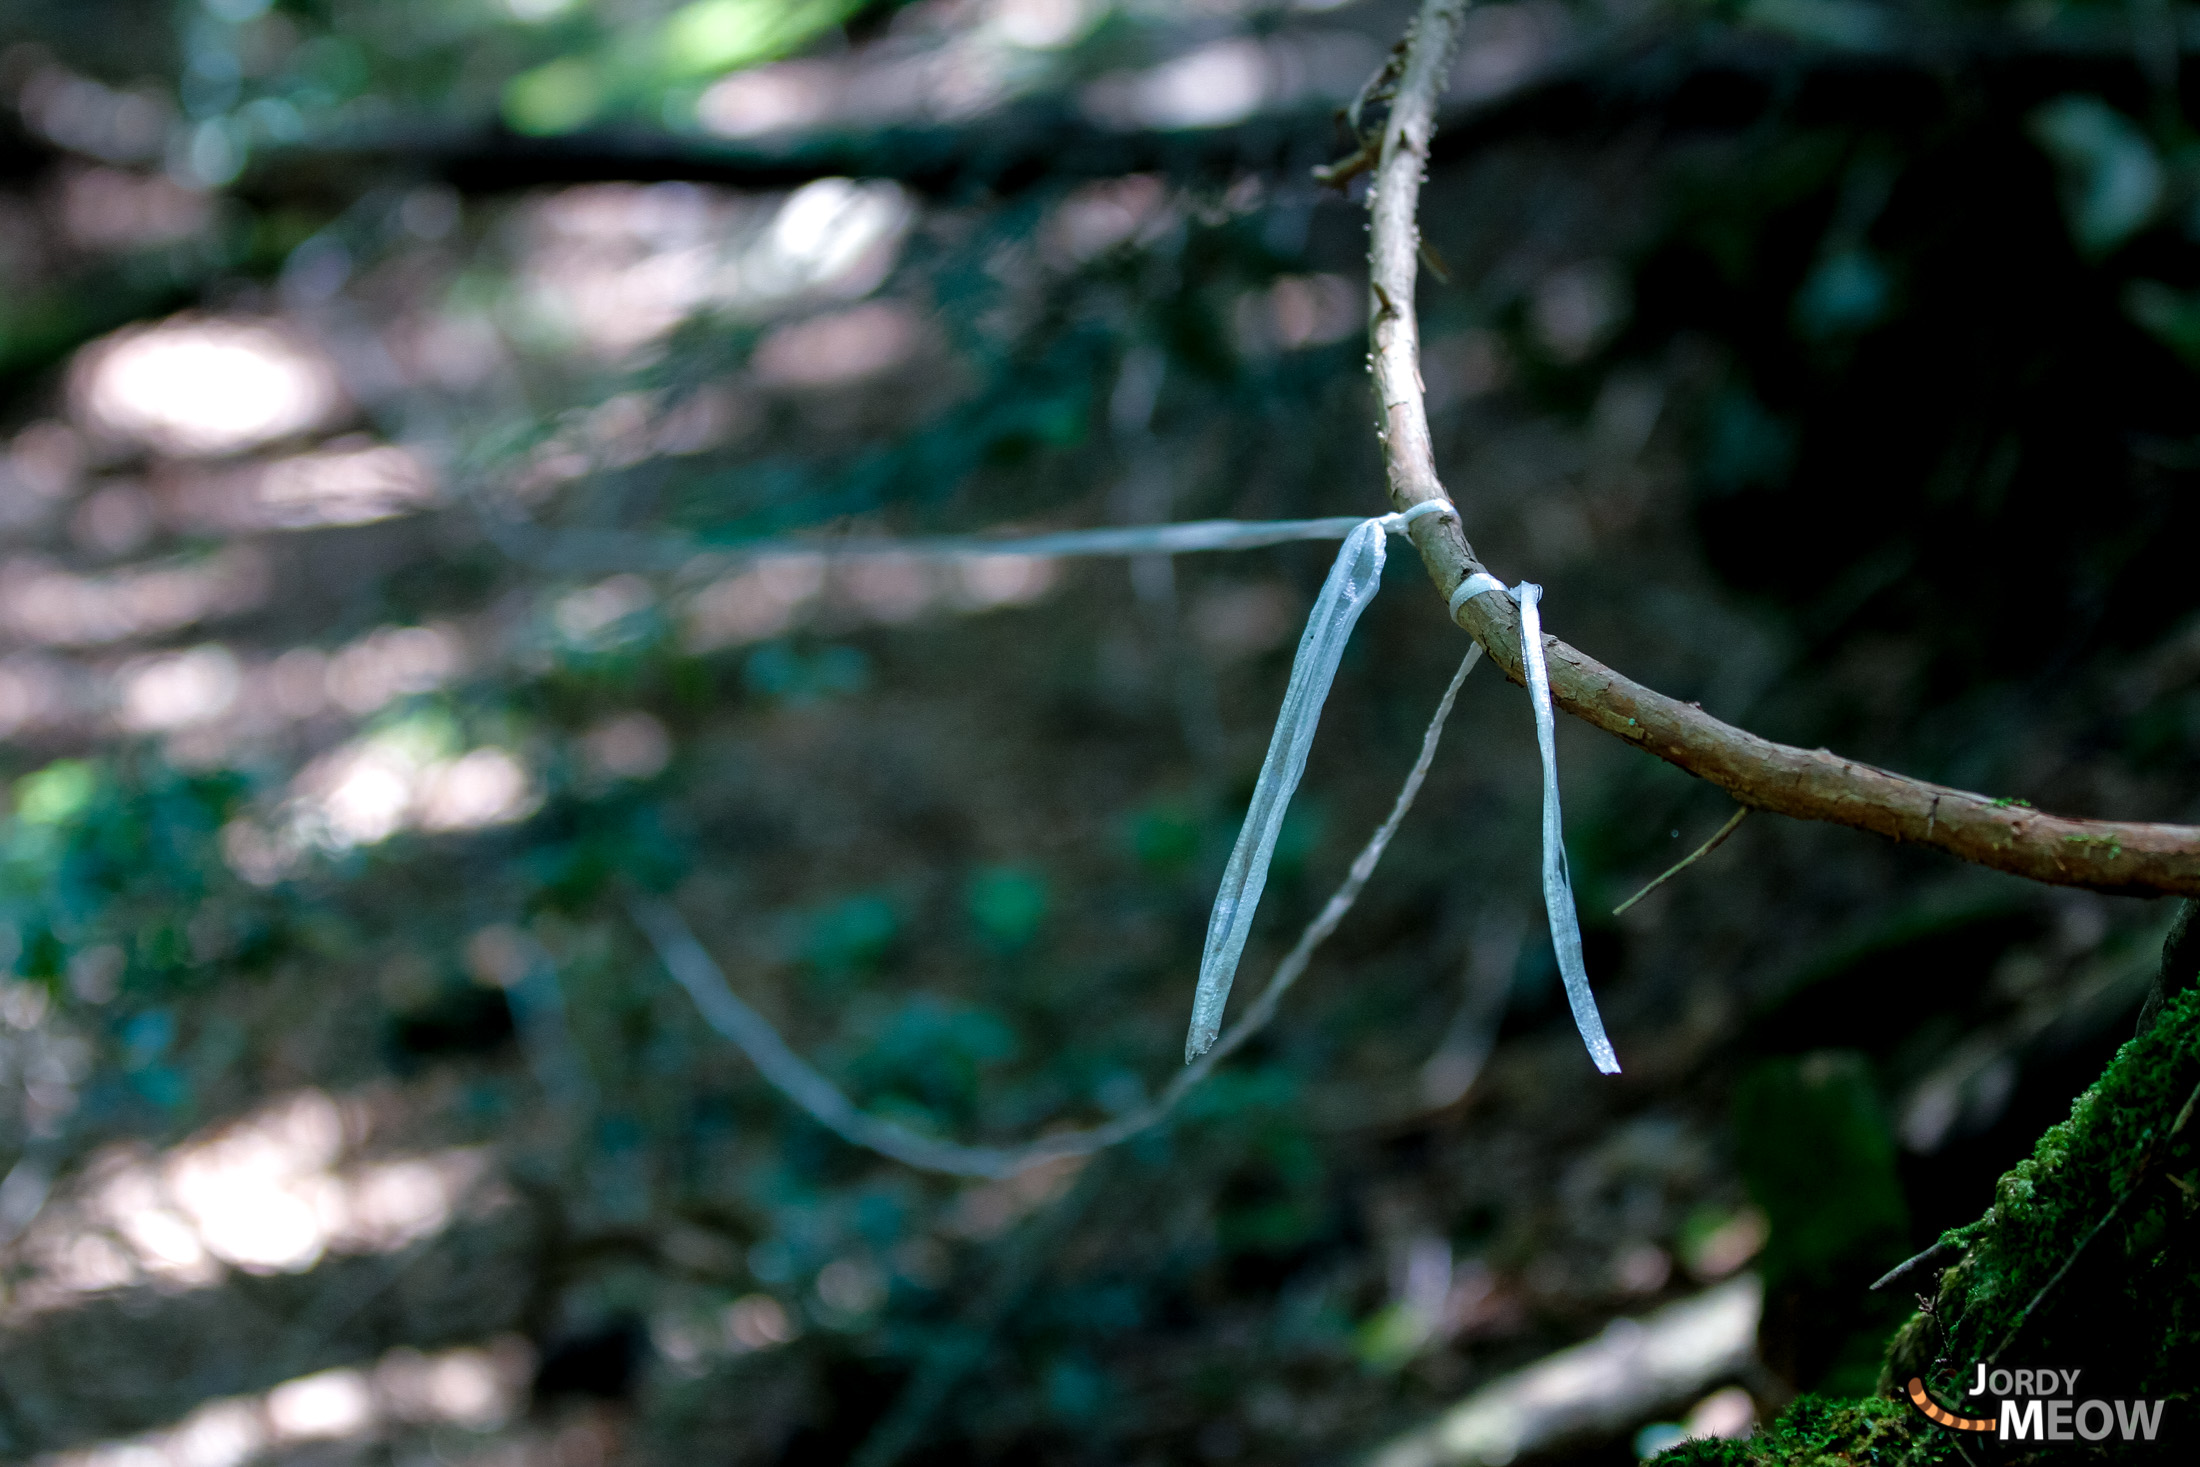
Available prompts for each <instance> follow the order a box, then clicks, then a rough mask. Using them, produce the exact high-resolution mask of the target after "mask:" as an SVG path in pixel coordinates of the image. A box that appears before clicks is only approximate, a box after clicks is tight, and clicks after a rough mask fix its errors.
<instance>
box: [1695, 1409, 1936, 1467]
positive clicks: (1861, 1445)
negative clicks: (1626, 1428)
mask: <svg viewBox="0 0 2200 1467" xmlns="http://www.w3.org/2000/svg"><path fill="white" fill-rule="evenodd" d="M1656 1460H1657V1462H1658V1464H1659V1467H1772V1464H1780V1467H1788V1464H1795V1467H1803V1464H1809V1467H1820V1464H1823V1467H1846V1464H1850V1463H1854V1464H1856V1467H1866V1464H1869V1467H1881V1464H1885V1467H1893V1464H1895V1463H1902V1464H1905V1467H1908V1464H1925V1463H1938V1462H1951V1463H1960V1461H1961V1459H1960V1458H1958V1457H1957V1455H1956V1453H1955V1449H1954V1446H1953V1444H1952V1442H1951V1440H1950V1438H1949V1436H1948V1433H1946V1432H1944V1431H1941V1430H1940V1429H1939V1428H1938V1427H1934V1426H1932V1425H1931V1424H1930V1423H1929V1422H1926V1421H1925V1420H1924V1419H1923V1418H1921V1417H1919V1416H1918V1414H1917V1412H1916V1411H1915V1410H1913V1409H1912V1408H1911V1407H1910V1406H1909V1405H1908V1404H1906V1403H1904V1402H1901V1401H1890V1400H1887V1399H1886V1398H1884V1397H1880V1396H1868V1397H1866V1398H1865V1399H1863V1400H1861V1401H1835V1400H1829V1399H1827V1398H1826V1397H1824V1396H1803V1397H1800V1398H1798V1399H1797V1400H1796V1402H1795V1404H1793V1405H1792V1406H1790V1407H1788V1408H1787V1410H1785V1411H1783V1412H1781V1413H1780V1419H1779V1420H1777V1421H1775V1422H1773V1423H1772V1425H1770V1426H1769V1427H1766V1428H1765V1429H1764V1430H1762V1431H1760V1432H1758V1433H1757V1434H1756V1435H1755V1436H1753V1437H1751V1438H1749V1439H1748V1440H1747V1441H1719V1440H1717V1439H1715V1438H1711V1439H1699V1440H1696V1441H1687V1442H1682V1443H1681V1444H1680V1445H1679V1446H1677V1447H1674V1448H1673V1449H1672V1450H1671V1451H1668V1452H1664V1453H1661V1454H1660V1455H1659V1456H1658V1457H1657V1459H1656Z"/></svg>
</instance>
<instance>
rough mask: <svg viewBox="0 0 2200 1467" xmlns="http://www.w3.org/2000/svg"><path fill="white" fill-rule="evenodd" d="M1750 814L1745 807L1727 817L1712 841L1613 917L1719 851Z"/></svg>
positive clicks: (1616, 910)
mask: <svg viewBox="0 0 2200 1467" xmlns="http://www.w3.org/2000/svg"><path fill="white" fill-rule="evenodd" d="M1748 813H1749V806H1747V805H1743V806H1740V807H1738V808H1737V809H1736V810H1735V811H1734V813H1733V814H1732V815H1729V816H1728V817H1727V820H1726V824H1724V825H1722V826H1720V827H1719V829H1718V833H1717V834H1716V835H1714V836H1712V837H1711V839H1709V840H1707V841H1705V842H1704V843H1703V844H1702V845H1700V846H1698V847H1696V849H1694V850H1693V851H1690V852H1689V853H1688V854H1687V855H1685V856H1683V857H1681V858H1680V859H1679V860H1678V861H1675V862H1674V863H1673V864H1672V865H1670V866H1668V867H1666V868H1665V874H1664V875H1663V876H1660V877H1658V878H1657V879H1656V880H1654V881H1652V882H1651V883H1650V884H1649V885H1648V886H1646V887H1644V888H1643V889H1642V890H1641V891H1638V892H1636V893H1635V894H1634V895H1633V896H1631V897H1629V898H1628V899H1627V900H1626V901H1624V902H1621V903H1620V904H1619V905H1618V906H1616V907H1614V908H1612V915H1613V916H1615V917H1619V916H1624V915H1625V914H1626V911H1627V909H1628V908H1629V907H1631V906H1633V905H1634V904H1635V903H1637V902H1639V901H1641V900H1642V899H1643V898H1644V897H1646V896H1648V895H1650V893H1652V892H1654V891H1656V890H1657V889H1658V888H1659V887H1661V886H1663V885H1665V883H1667V882H1668V881H1671V880H1672V879H1673V878H1674V877H1676V876H1678V875H1680V874H1681V873H1682V872H1683V871H1686V870H1687V869H1688V868H1689V867H1691V866H1693V865H1695V864H1696V863H1697V862H1698V861H1701V860H1702V859H1703V858H1704V857H1706V856H1708V855H1710V854H1711V853H1712V852H1713V851H1715V850H1717V849H1718V848H1719V846H1720V844H1721V843H1723V842H1724V841H1725V840H1726V838H1727V837H1728V836H1730V835H1732V834H1733V833H1734V827H1735V826H1737V825H1739V824H1741V823H1742V817H1743V816H1744V815H1747V814H1748Z"/></svg>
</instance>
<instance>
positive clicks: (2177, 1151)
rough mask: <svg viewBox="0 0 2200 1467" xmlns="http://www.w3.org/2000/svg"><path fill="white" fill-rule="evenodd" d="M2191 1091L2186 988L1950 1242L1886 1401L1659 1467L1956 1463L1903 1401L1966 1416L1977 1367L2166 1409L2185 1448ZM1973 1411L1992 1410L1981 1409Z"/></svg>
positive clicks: (2198, 1338) (1797, 1407)
mask: <svg viewBox="0 0 2200 1467" xmlns="http://www.w3.org/2000/svg"><path fill="white" fill-rule="evenodd" d="M2196 1086H2200V990H2187V991H2186V992H2184V993H2182V994H2179V995H2177V996H2176V997H2175V998H2173V999H2172V1000H2171V1001H2170V1002H2169V1003H2168V1004H2167V1005H2166V1006H2165V1007H2164V1008H2163V1010H2162V1012H2161V1014H2160V1015H2159V1017H2158V1018H2157V1019H2156V1021H2155V1022H2154V1024H2153V1025H2152V1026H2151V1027H2150V1028H2149V1029H2148V1030H2147V1032H2146V1033H2144V1034H2142V1035H2140V1036H2139V1037H2137V1038H2135V1039H2133V1040H2131V1041H2130V1042H2129V1043H2127V1044H2125V1045H2124V1047H2123V1048H2122V1049H2121V1050H2120V1051H2119V1052H2118V1053H2117V1055H2116V1058H2115V1059H2114V1060H2113V1061H2111V1062H2110V1064H2109V1066H2108V1068H2107V1070H2105V1071H2104V1072H2103V1073H2102V1075H2101V1078H2100V1079H2099V1080H2098V1081H2096V1082H2095V1083H2094V1084H2093V1086H2092V1087H2091V1088H2090V1089H2088V1090H2087V1091H2086V1092H2085V1094H2083V1095H2081V1096H2079V1097H2078V1099H2077V1101H2076V1103H2075V1104H2073V1105H2072V1106H2071V1110H2070V1119H2069V1120H2067V1121H2064V1122H2062V1123H2060V1124H2058V1125H2055V1126H2052V1127H2050V1128H2049V1129H2048V1130H2047V1132H2046V1134H2044V1135H2043V1136H2041V1137H2040V1139H2039V1143H2038V1145H2037V1146H2036V1147H2035V1148H2034V1149H2033V1153H2032V1155H2031V1157H2030V1158H2029V1159H2027V1160H2025V1161H2022V1162H2020V1163H2018V1164H2017V1165H2016V1166H2014V1167H2012V1168H2011V1169H2010V1170H2009V1171H2008V1172H2006V1173H2004V1174H2003V1175H2002V1178H2001V1180H2000V1181H1999V1182H1998V1183H1997V1184H1996V1185H1995V1189H1994V1203H1993V1206H1992V1207H1991V1208H1990V1209H1989V1210H1988V1211H1987V1213H1986V1215H1985V1216H1984V1217H1981V1218H1980V1219H1979V1220H1978V1221H1977V1222H1974V1223H1971V1224H1969V1225H1968V1226H1966V1227H1962V1228H1957V1229H1954V1230H1952V1231H1950V1232H1948V1233H1946V1234H1944V1235H1943V1238H1942V1241H1943V1242H1944V1243H1946V1244H1947V1245H1949V1246H1951V1247H1954V1248H1958V1249H1960V1250H1962V1256H1961V1258H1960V1259H1958V1260H1957V1262H1956V1263H1955V1264H1954V1265H1953V1266H1952V1267H1950V1268H1948V1269H1947V1270H1946V1271H1945V1272H1943V1273H1942V1274H1941V1276H1940V1283H1939V1289H1938V1292H1937V1293H1936V1294H1935V1295H1934V1296H1933V1298H1932V1299H1931V1300H1930V1301H1927V1302H1924V1303H1923V1304H1922V1307H1921V1308H1920V1309H1919V1310H1918V1311H1917V1312H1916V1313H1915V1314H1913V1315H1912V1316H1911V1318H1910V1320H1909V1322H1908V1323H1907V1324H1905V1325H1903V1326H1902V1328H1901V1329H1900V1330H1899V1331H1898V1332H1897V1333H1896V1335H1895V1337H1894V1339H1893V1341H1892V1342H1891V1343H1890V1344H1889V1346H1888V1349H1887V1360H1886V1365H1885V1367H1884V1368H1883V1370H1882V1371H1881V1374H1880V1379H1879V1392H1878V1394H1877V1395H1874V1396H1871V1397H1866V1398H1864V1399H1859V1400H1848V1401H1841V1400H1832V1399H1827V1398H1824V1397H1818V1396H1805V1397H1803V1398H1801V1399H1800V1400H1798V1401H1797V1402H1795V1404H1794V1405H1792V1406H1790V1407H1789V1408H1788V1410H1787V1411H1786V1412H1784V1413H1783V1414H1782V1415H1781V1416H1780V1418H1779V1419H1778V1420H1777V1421H1775V1422H1774V1423H1773V1424H1772V1425H1771V1426H1769V1427H1767V1428H1765V1429H1764V1430H1761V1431H1760V1432H1758V1433H1757V1434H1756V1435H1755V1436H1753V1437H1751V1438H1749V1439H1748V1440H1746V1441H1691V1442H1686V1443H1683V1444H1682V1445H1680V1446H1677V1447H1675V1448H1673V1449H1672V1450H1671V1451H1669V1452H1666V1453H1664V1454H1662V1455H1661V1456H1659V1457H1658V1458H1657V1459H1656V1460H1657V1462H1658V1463H1660V1464H1661V1467H1744V1464H1747V1467H1790V1464H1793V1467H1804V1464H1809V1467H1819V1464H1824V1467H1835V1464H1845V1463H1855V1464H1865V1463H1887V1464H1893V1463H1938V1462H1943V1461H1947V1462H1954V1461H1956V1460H1958V1458H1957V1454H1956V1437H1955V1435H1954V1433H1952V1432H1950V1431H1948V1430H1946V1429H1945V1428H1942V1427H1939V1426H1936V1425H1934V1424H1932V1423H1931V1422H1928V1421H1926V1420H1925V1419H1924V1418H1923V1416H1922V1415H1920V1414H1919V1413H1918V1412H1917V1411H1916V1410H1915V1409H1914V1408H1912V1407H1911V1406H1910V1405H1909V1404H1908V1403H1907V1401H1906V1400H1904V1399H1903V1398H1902V1392H1903V1390H1904V1388H1906V1387H1907V1385H1908V1383H1909V1381H1910V1380H1911V1379H1912V1378H1913V1377H1918V1378H1922V1379H1923V1380H1924V1381H1925V1382H1926V1384H1927V1386H1928V1388H1929V1389H1930V1390H1931V1391H1932V1393H1933V1394H1934V1395H1935V1396H1936V1397H1937V1398H1938V1399H1939V1400H1940V1401H1941V1402H1942V1404H1944V1405H1947V1406H1950V1407H1953V1408H1956V1409H1958V1410H1962V1409H1965V1404H1966V1403H1965V1402H1964V1392H1965V1391H1966V1389H1967V1388H1968V1387H1969V1385H1970V1383H1971V1382H1972V1381H1973V1380H1974V1379H1975V1374H1976V1369H1977V1364H1978V1362H1980V1361H1989V1362H1990V1365H1989V1368H1993V1367H1995V1366H1999V1367H2007V1368H2011V1369H2015V1368H2018V1367H2023V1368H2028V1369H2040V1368H2047V1369H2057V1370H2073V1369H2074V1370H2079V1371H2081V1372H2083V1375H2082V1381H2083V1385H2082V1388H2081V1389H2080V1390H2079V1392H2078V1394H2079V1395H2080V1396H2081V1397H2099V1398H2103V1399H2116V1398H2124V1399H2130V1398H2144V1399H2166V1400H2167V1401H2168V1403H2169V1404H2168V1408H2167V1410H2166V1411H2165V1412H2164V1421H2163V1427H2164V1430H2163V1439H2162V1441H2161V1443H2160V1444H2159V1446H2161V1447H2172V1446H2173V1445H2174V1443H2173V1441H2172V1438H2175V1439H2176V1440H2179V1441H2182V1440H2185V1439H2186V1438H2187V1437H2188V1436H2189V1434H2190V1432H2191V1429H2192V1423H2191V1422H2189V1421H2188V1420H2186V1419H2185V1418H2186V1417H2187V1416H2188V1415H2189V1414H2190V1413H2191V1411H2192V1409H2193V1407H2194V1404H2195V1403H2194V1402H2193V1401H2192V1400H2191V1397H2192V1396H2193V1394H2194V1387H2195V1382H2196V1381H2200V1201H2196V1197H2195V1193H2196V1191H2200V1147H2196V1142H2200V1125H2194V1124H2189V1123H2188V1124H2187V1125H2186V1126H2185V1128H2184V1129H2183V1130H2182V1131H2181V1132H2175V1128H2176V1126H2177V1124H2178V1120H2179V1117H2180V1115H2181V1114H2182V1113H2183V1112H2184V1108H2185V1106H2186V1104H2187V1102H2188V1100H2189V1099H2190V1098H2191V1097H2192V1096H2193V1095H2194V1093H2195V1087H2196ZM2173 1132H2175V1134H2173ZM2104 1219H2106V1222H2105V1223H2104V1221H2103V1220H2104ZM2096 1229H2097V1231H2096ZM2058 1273H2060V1277H2057V1275H2058ZM1918 1282H1919V1283H1922V1282H1923V1281H1922V1280H1919V1281H1918ZM1916 1286H1917V1285H1916V1284H1913V1285H1912V1287H1916ZM1896 1287H1900V1285H1897V1286H1896ZM2043 1291H2044V1292H2043ZM2035 1299H2037V1301H2038V1302H2037V1303H2034V1302H2033V1301H2034V1300H2035ZM1969 1407H1970V1409H1974V1410H1976V1409H1985V1408H1981V1407H1979V1406H1978V1403H1977V1401H1976V1399H1975V1398H1974V1399H1973V1401H1972V1402H1971V1403H1969ZM1990 1444H1991V1445H1999V1444H1996V1443H1992V1439H1991V1438H1988V1439H1987V1440H1986V1441H1983V1442H1976V1443H1974V1448H1977V1447H1987V1446H1989V1445H1990ZM2111 1448H2121V1449H2122V1450H2124V1451H2126V1452H2128V1451H2130V1450H2131V1445H2130V1444H2124V1443H2120V1442H2116V1441H2108V1442H2103V1443H2101V1445H2100V1447H2098V1448H2088V1447H2086V1446H2085V1444H2083V1443H2078V1442H2073V1443H2070V1444H2069V1445H2068V1446H2067V1447H2065V1446H2062V1445H2061V1444H2057V1445H2056V1447H2054V1448H2052V1449H2050V1452H2051V1453H2052V1455H2051V1456H2050V1455H2041V1456H2039V1457H2038V1458H2037V1460H2071V1461H2077V1460H2090V1459H2092V1458H2093V1456H2094V1455H2095V1454H2101V1455H2100V1456H2099V1459H2100V1460H2104V1461H2106V1460H2111V1459H2112V1457H2113V1453H2111V1452H2110V1449H2111ZM2027 1460H2034V1458H2032V1457H2030V1456H2028V1457H2027Z"/></svg>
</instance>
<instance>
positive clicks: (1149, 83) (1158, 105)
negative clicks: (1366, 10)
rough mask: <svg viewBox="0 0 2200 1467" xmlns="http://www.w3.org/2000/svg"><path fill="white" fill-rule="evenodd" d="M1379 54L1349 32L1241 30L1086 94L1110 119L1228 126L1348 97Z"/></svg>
mask: <svg viewBox="0 0 2200 1467" xmlns="http://www.w3.org/2000/svg"><path fill="white" fill-rule="evenodd" d="M1379 60H1380V56H1379V48H1378V47H1376V46H1375V45H1374V43H1373V42H1371V41H1369V40H1368V39H1367V38H1366V37H1365V36H1361V35H1357V34H1354V33H1351V32H1345V31H1333V32H1332V31H1323V32H1309V33H1300V34H1297V35H1292V36H1279V37H1276V38H1273V39H1269V40H1258V39H1255V38H1253V37H1250V36H1237V37H1232V38H1230V39H1228V40H1221V41H1213V42H1210V43H1208V44H1207V45H1204V46H1201V47H1199V48H1198V49H1196V50H1192V51H1188V52H1185V53H1184V54H1183V55H1180V56H1176V57H1172V58H1171V59H1169V60H1167V61H1164V62H1161V63H1160V64H1159V65H1156V66H1153V67H1150V68H1148V69H1146V70H1144V71H1137V72H1119V73H1116V74H1114V75H1111V76H1106V77H1102V78H1101V79H1100V80H1098V81H1096V82H1094V83H1092V85H1090V86H1088V87H1087V88H1086V89H1085V92H1084V97H1083V101H1084V107H1085V111H1086V113H1087V114H1088V115H1089V116H1091V117H1092V118H1093V119H1094V120H1095V121H1097V122H1100V123H1103V124H1105V125H1107V126H1109V127H1116V128H1123V129H1131V128H1141V127H1155V128H1165V129H1168V128H1203V127H1226V126H1228V125H1229V124H1231V123H1234V122H1243V121H1244V120H1245V119H1247V118H1249V117H1251V116H1253V115H1254V114H1256V113H1258V112H1262V111H1265V110H1268V109H1270V108H1276V107H1284V106H1292V105H1303V104H1306V103H1318V102H1324V101H1329V102H1338V101H1343V100H1344V99H1346V98H1348V97H1350V96H1351V95H1352V94H1353V93H1354V92H1356V91H1358V90H1359V87H1360V84H1361V83H1362V82H1364V81H1365V80H1366V79H1367V75H1368V73H1369V72H1370V71H1372V70H1373V69H1374V68H1375V66H1376V65H1377V64H1378V63H1379Z"/></svg>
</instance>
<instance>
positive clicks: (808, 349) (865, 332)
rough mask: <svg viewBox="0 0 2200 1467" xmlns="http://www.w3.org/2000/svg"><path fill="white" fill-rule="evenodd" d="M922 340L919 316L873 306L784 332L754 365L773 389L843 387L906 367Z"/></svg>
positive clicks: (896, 306) (770, 339) (761, 347)
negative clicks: (904, 364)
mask: <svg viewBox="0 0 2200 1467" xmlns="http://www.w3.org/2000/svg"><path fill="white" fill-rule="evenodd" d="M923 335H924V328H923V323H922V321H921V319H920V318H919V317H918V315H917V313H916V312H915V311H913V310H911V309H910V308H909V307H907V306H905V305H902V304H900V303H898V302H894V301H874V302H871V303H870V304H868V305H861V306H855V307H852V308H850V309H848V310H845V311H838V312H835V313H833V314H831V315H825V316H812V317H810V318H809V319H808V320H805V321H796V322H792V323H790V324H789V325H786V326H782V327H780V328H779V329H778V330H776V331H774V332H773V333H772V334H771V335H770V336H767V337H765V338H764V340H763V341H762V342H761V343H759V344H758V346H757V348H756V353H755V355H754V356H752V357H751V358H750V365H751V366H752V367H753V368H754V369H755V372H756V378H757V380H758V381H759V382H762V383H764V384H765V385H767V386H771V387H841V386H845V385H847V384H849V383H853V382H861V381H863V380H864V379H866V378H869V377H876V376H878V375H879V374H881V373H883V372H888V371H891V370H893V369H894V368H895V367H898V366H901V365H902V364H903V363H904V362H907V361H908V360H909V359H910V358H911V357H912V356H914V355H915V354H916V352H917V349H918V346H919V345H920V343H921V342H922V340H923Z"/></svg>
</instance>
